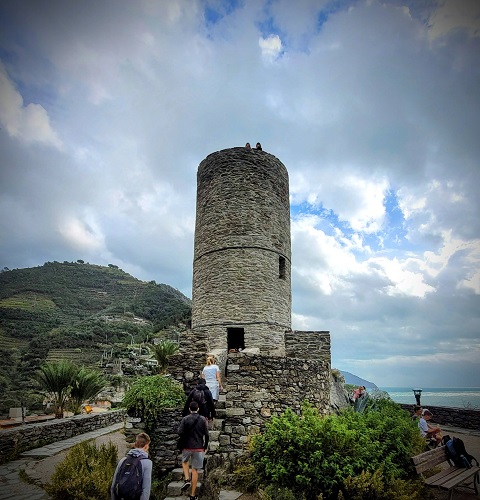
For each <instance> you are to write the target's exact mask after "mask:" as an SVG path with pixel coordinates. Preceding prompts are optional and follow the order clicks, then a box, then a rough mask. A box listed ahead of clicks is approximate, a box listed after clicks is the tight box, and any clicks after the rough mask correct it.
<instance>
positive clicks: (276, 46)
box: [258, 35, 282, 62]
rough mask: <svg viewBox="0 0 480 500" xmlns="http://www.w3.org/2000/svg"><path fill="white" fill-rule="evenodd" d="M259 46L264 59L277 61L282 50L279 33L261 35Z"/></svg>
mask: <svg viewBox="0 0 480 500" xmlns="http://www.w3.org/2000/svg"><path fill="white" fill-rule="evenodd" d="M258 46H259V47H260V50H261V52H262V57H263V59H264V60H265V61H267V62H273V61H275V60H276V59H277V58H278V56H279V55H280V53H281V52H282V41H281V40H280V37H279V36H278V35H269V36H268V37H267V38H263V37H260V38H259V39H258Z"/></svg>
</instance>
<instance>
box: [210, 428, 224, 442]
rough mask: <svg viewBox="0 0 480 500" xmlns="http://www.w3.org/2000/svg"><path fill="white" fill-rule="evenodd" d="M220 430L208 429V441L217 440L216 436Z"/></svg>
mask: <svg viewBox="0 0 480 500" xmlns="http://www.w3.org/2000/svg"><path fill="white" fill-rule="evenodd" d="M221 432H222V431H220V430H218V431H209V432H208V434H209V436H210V441H218V436H220V433H221Z"/></svg>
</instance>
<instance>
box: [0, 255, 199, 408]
mask: <svg viewBox="0 0 480 500" xmlns="http://www.w3.org/2000/svg"><path fill="white" fill-rule="evenodd" d="M190 317H191V301H190V299H188V298H187V297H185V296H184V295H183V294H182V293H181V292H179V291H178V290H176V289H175V288H173V287H171V286H169V285H164V284H156V283H155V282H154V281H150V282H143V281H140V280H138V279H136V278H134V277H133V276H131V275H129V274H127V273H125V272H124V271H122V270H121V269H119V268H118V267H117V266H114V265H112V264H110V265H109V266H108V267H107V266H97V265H92V264H86V263H84V262H83V261H77V262H76V263H73V262H64V263H59V262H47V263H46V264H44V265H43V266H39V267H35V268H28V269H15V270H5V269H4V270H3V271H2V272H0V400H1V399H2V396H5V394H6V392H8V391H14V392H15V393H17V392H18V391H19V390H21V389H23V388H25V387H29V384H30V381H31V379H32V376H33V372H34V371H35V370H36V369H37V368H38V366H39V365H40V364H41V363H42V362H44V361H45V359H46V357H47V354H48V352H49V351H51V350H55V349H71V350H72V352H73V350H76V352H78V349H80V352H81V354H80V355H79V362H82V363H83V362H84V363H86V364H89V365H91V364H93V363H95V362H96V361H98V360H99V359H100V358H101V355H102V352H103V350H104V349H106V348H109V349H113V350H121V349H122V346H123V345H126V344H127V343H140V342H142V341H144V340H147V339H148V338H151V336H152V335H153V334H154V333H155V332H157V331H159V330H161V329H163V328H167V327H169V326H173V325H176V324H179V323H186V322H188V321H189V319H190ZM5 391H6V392H5Z"/></svg>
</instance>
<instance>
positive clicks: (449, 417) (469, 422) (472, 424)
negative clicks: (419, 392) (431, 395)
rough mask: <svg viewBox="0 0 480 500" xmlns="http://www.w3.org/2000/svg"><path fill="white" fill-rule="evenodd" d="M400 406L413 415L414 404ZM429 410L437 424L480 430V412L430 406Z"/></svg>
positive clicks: (469, 409)
mask: <svg viewBox="0 0 480 500" xmlns="http://www.w3.org/2000/svg"><path fill="white" fill-rule="evenodd" d="M400 406H401V407H402V408H403V409H404V410H407V411H408V412H409V413H412V414H413V406H414V405H413V404H411V405H407V404H400ZM428 409H429V410H430V411H431V412H432V413H433V418H432V421H433V422H435V423H437V424H440V425H450V426H452V427H460V428H462V429H473V430H476V431H478V430H480V410H474V409H471V408H450V407H448V406H430V405H428Z"/></svg>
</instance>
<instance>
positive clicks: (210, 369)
mask: <svg viewBox="0 0 480 500" xmlns="http://www.w3.org/2000/svg"><path fill="white" fill-rule="evenodd" d="M202 377H203V378H204V379H205V382H206V385H207V387H208V388H209V389H210V392H211V393H212V396H213V400H214V401H218V395H219V391H223V387H222V379H221V377H220V368H219V367H218V366H217V365H216V364H215V358H214V357H213V356H207V364H206V366H205V367H204V368H203V371H202Z"/></svg>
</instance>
